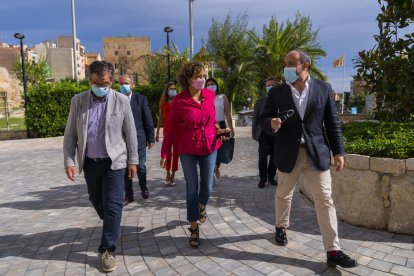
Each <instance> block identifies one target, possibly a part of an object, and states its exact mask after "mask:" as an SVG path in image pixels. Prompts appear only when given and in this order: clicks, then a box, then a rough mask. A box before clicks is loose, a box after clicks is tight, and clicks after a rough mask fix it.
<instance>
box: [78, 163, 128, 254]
mask: <svg viewBox="0 0 414 276" xmlns="http://www.w3.org/2000/svg"><path fill="white" fill-rule="evenodd" d="M111 163H112V162H111V159H109V158H105V159H103V160H99V161H96V160H94V159H89V158H86V159H85V165H84V167H83V171H84V176H85V180H86V185H87V186H88V194H89V200H90V201H91V202H92V205H93V207H94V208H95V210H96V212H97V213H98V215H99V217H100V218H101V219H102V220H103V229H102V238H101V244H100V245H99V248H98V251H99V252H104V251H105V250H108V251H110V252H113V251H115V249H116V246H115V245H116V241H117V240H118V238H119V229H120V226H121V217H122V202H123V195H124V174H125V169H120V170H111Z"/></svg>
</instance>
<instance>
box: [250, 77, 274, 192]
mask: <svg viewBox="0 0 414 276" xmlns="http://www.w3.org/2000/svg"><path fill="white" fill-rule="evenodd" d="M265 85H266V95H265V96H264V97H262V98H260V99H258V100H257V101H256V104H255V106H254V112H253V124H252V138H253V139H254V140H255V141H257V142H259V176H260V181H259V184H258V187H259V188H264V186H265V184H266V181H268V182H269V183H270V184H271V185H274V186H276V185H277V182H276V180H275V175H276V167H275V164H274V162H273V159H274V155H273V145H274V144H275V137H274V135H270V134H267V133H266V132H264V131H263V130H262V127H261V126H260V124H259V118H260V114H262V112H263V109H264V106H265V103H266V98H267V94H268V92H269V91H270V89H271V88H272V87H273V86H275V85H276V80H275V79H274V78H268V79H266V82H265Z"/></svg>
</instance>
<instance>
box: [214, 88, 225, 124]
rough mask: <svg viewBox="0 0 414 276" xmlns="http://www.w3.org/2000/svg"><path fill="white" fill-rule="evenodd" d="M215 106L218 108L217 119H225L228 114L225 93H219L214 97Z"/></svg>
mask: <svg viewBox="0 0 414 276" xmlns="http://www.w3.org/2000/svg"><path fill="white" fill-rule="evenodd" d="M214 106H215V108H216V120H217V121H218V122H222V121H224V119H225V118H226V115H225V114H224V97H223V94H219V95H217V96H216V98H215V99H214Z"/></svg>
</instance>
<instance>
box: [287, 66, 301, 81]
mask: <svg viewBox="0 0 414 276" xmlns="http://www.w3.org/2000/svg"><path fill="white" fill-rule="evenodd" d="M283 75H284V77H285V80H286V81H287V82H290V83H294V82H295V81H296V80H297V79H298V78H299V76H298V75H297V74H296V67H285V69H284V70H283Z"/></svg>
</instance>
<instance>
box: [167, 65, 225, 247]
mask: <svg viewBox="0 0 414 276" xmlns="http://www.w3.org/2000/svg"><path fill="white" fill-rule="evenodd" d="M178 82H179V83H180V86H181V87H182V88H183V89H184V90H183V91H182V92H181V93H180V94H178V95H177V96H175V97H174V100H173V101H172V104H171V116H170V122H169V125H168V128H167V129H166V132H165V134H164V140H163V143H162V148H161V160H160V166H161V167H162V168H164V167H165V162H166V158H168V157H170V156H171V146H172V144H173V143H174V141H176V145H177V151H178V154H179V156H180V161H181V165H182V167H183V172H184V178H185V182H186V201H187V220H188V221H189V222H190V223H191V227H190V228H188V230H189V231H190V232H191V236H190V245H191V246H192V247H194V248H196V247H198V244H199V228H198V223H197V221H200V222H201V223H203V222H205V221H206V219H207V213H206V205H207V203H208V200H209V197H210V193H211V190H212V186H213V174H214V167H215V162H216V156H217V149H218V148H219V147H220V146H221V144H222V142H221V140H222V139H226V138H225V137H224V136H225V135H227V134H228V135H230V129H220V128H219V126H218V124H217V121H216V112H215V109H214V98H215V94H214V91H211V90H208V89H203V87H204V84H205V79H204V70H203V65H202V64H201V63H199V62H188V63H185V64H184V65H183V66H182V67H181V69H180V72H179V73H178ZM197 164H198V166H199V167H200V183H199V181H198V175H197Z"/></svg>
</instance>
